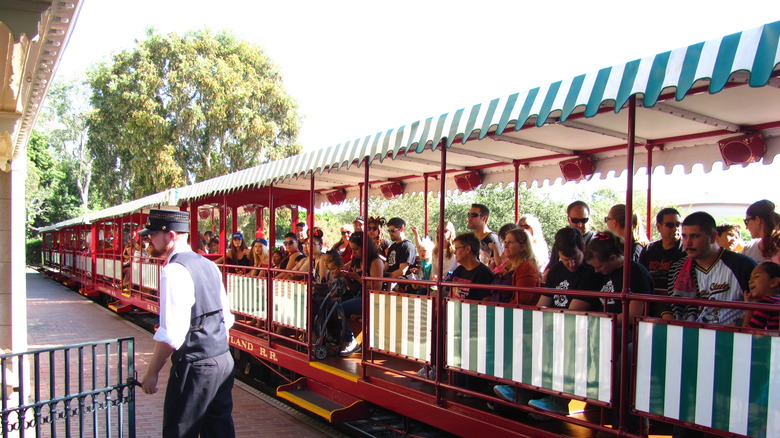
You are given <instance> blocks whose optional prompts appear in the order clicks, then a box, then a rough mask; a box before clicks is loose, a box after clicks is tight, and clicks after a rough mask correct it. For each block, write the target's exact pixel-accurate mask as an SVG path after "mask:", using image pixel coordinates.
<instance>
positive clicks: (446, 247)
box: [431, 221, 458, 280]
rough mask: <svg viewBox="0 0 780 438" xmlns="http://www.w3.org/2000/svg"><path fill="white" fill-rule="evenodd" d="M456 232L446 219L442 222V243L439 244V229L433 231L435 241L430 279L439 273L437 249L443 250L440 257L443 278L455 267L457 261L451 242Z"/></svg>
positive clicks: (434, 278) (436, 277) (435, 277)
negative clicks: (442, 254)
mask: <svg viewBox="0 0 780 438" xmlns="http://www.w3.org/2000/svg"><path fill="white" fill-rule="evenodd" d="M456 235H457V233H456V232H455V225H454V224H453V223H452V222H450V221H446V222H445V223H444V244H441V245H440V244H439V230H438V228H437V229H436V231H435V232H434V236H436V238H435V239H436V243H435V244H434V246H433V254H432V255H433V257H432V258H433V260H432V262H431V279H433V280H437V279H438V275H439V251H443V252H444V256H443V257H442V261H443V263H442V264H443V266H442V274H443V276H444V278H448V276H449V274H451V273H452V271H454V270H455V268H457V267H458V261H457V260H456V259H455V245H454V244H453V241H454V240H455V236H456Z"/></svg>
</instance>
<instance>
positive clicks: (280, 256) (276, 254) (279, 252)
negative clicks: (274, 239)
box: [270, 246, 287, 268]
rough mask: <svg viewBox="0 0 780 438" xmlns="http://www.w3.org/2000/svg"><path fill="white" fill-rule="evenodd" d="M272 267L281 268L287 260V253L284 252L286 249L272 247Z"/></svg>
mask: <svg viewBox="0 0 780 438" xmlns="http://www.w3.org/2000/svg"><path fill="white" fill-rule="evenodd" d="M270 251H271V267H272V268H279V267H280V266H281V265H282V262H283V261H284V259H285V258H287V253H286V252H285V251H284V247H281V246H274V247H271V250H270Z"/></svg>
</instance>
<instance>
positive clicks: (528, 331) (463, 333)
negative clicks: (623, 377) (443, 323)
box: [447, 301, 613, 402]
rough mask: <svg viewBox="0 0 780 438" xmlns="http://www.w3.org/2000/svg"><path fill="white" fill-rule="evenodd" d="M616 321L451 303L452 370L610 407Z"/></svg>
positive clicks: (449, 362) (449, 361)
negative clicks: (507, 381) (614, 325)
mask: <svg viewBox="0 0 780 438" xmlns="http://www.w3.org/2000/svg"><path fill="white" fill-rule="evenodd" d="M612 326H613V322H612V318H608V317H601V316H587V315H575V314H567V313H560V312H543V311H539V310H525V309H512V308H508V307H496V306H489V305H484V304H472V303H463V302H455V301H449V302H447V365H449V366H452V367H457V368H461V369H464V370H469V371H475V372H478V373H482V374H486V375H489V376H495V377H500V378H504V379H508V380H514V381H515V382H518V383H524V384H527V385H534V386H538V387H540V388H547V389H551V390H554V391H560V392H564V393H567V394H572V395H577V396H580V397H587V398H590V399H594V400H600V401H603V402H609V401H610V398H611V383H612V366H611V359H612Z"/></svg>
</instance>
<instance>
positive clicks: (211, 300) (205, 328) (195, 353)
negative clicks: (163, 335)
mask: <svg viewBox="0 0 780 438" xmlns="http://www.w3.org/2000/svg"><path fill="white" fill-rule="evenodd" d="M168 263H178V264H180V265H182V266H184V267H185V268H187V270H188V271H189V272H190V275H191V276H192V281H193V283H194V284H195V304H193V306H192V309H191V311H190V329H189V331H188V332H187V337H186V338H185V339H184V343H183V344H182V345H181V347H179V348H178V349H177V350H176V351H174V352H173V356H172V360H173V362H174V363H176V362H178V361H180V360H184V361H186V362H194V361H196V360H201V359H207V358H209V357H215V356H219V355H220V354H222V353H225V352H226V351H228V349H229V348H228V341H227V329H226V328H225V318H224V316H223V315H222V312H223V310H222V301H220V296H219V294H220V293H221V288H220V283H221V282H222V279H221V278H220V276H219V272H218V271H217V270H216V269H214V264H213V263H212V262H211V261H210V260H208V259H207V258H205V257H202V256H200V255H198V254H196V253H194V252H192V251H186V252H180V253H178V254H175V255H174V256H173V257H171V259H170V260H169V261H168ZM170 310H173V309H170Z"/></svg>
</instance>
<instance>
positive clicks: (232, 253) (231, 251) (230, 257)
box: [214, 232, 252, 274]
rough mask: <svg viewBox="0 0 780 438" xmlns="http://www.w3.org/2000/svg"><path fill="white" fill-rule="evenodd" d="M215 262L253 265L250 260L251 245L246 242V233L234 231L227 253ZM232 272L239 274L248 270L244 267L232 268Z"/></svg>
mask: <svg viewBox="0 0 780 438" xmlns="http://www.w3.org/2000/svg"><path fill="white" fill-rule="evenodd" d="M214 263H216V264H220V263H225V264H226V265H238V266H252V264H251V261H250V260H249V247H248V246H246V243H244V234H243V233H241V232H235V233H233V236H232V238H231V239H230V248H228V250H227V251H226V252H225V255H224V256H222V257H220V258H218V259H216V260H214ZM230 270H231V272H235V273H237V274H244V273H245V272H246V270H245V269H243V268H230Z"/></svg>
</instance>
